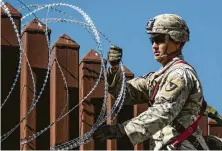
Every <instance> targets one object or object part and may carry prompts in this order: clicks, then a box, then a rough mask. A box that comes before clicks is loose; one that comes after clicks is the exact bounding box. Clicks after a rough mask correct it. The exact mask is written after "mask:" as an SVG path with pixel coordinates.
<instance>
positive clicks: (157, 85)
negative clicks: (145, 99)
mask: <svg viewBox="0 0 222 151" xmlns="http://www.w3.org/2000/svg"><path fill="white" fill-rule="evenodd" d="M178 63H184V64H188V63H186V62H185V61H183V60H179V61H176V62H175V63H174V64H178ZM174 64H172V65H174ZM172 65H171V66H172ZM171 66H169V67H167V68H166V69H164V70H163V71H162V73H164V72H165V71H166V70H167V69H169V68H170V67H171ZM158 89H159V82H158V83H157V84H156V85H155V88H154V91H153V94H152V97H151V101H152V103H154V102H155V101H154V99H155V96H156V94H157V91H158Z"/></svg>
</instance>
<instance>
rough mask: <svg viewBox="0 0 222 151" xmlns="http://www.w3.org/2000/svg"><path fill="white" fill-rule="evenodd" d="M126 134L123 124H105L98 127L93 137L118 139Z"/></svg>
mask: <svg viewBox="0 0 222 151" xmlns="http://www.w3.org/2000/svg"><path fill="white" fill-rule="evenodd" d="M125 135H126V132H125V130H124V128H123V125H121V124H115V125H104V126H101V127H98V128H97V130H96V131H95V132H94V134H93V138H94V139H100V140H106V139H117V138H120V137H123V136H125Z"/></svg>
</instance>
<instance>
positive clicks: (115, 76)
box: [107, 46, 152, 105]
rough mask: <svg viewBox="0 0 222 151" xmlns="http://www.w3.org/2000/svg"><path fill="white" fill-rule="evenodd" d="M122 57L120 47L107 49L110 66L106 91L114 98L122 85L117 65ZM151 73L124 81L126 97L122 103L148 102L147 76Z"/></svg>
mask: <svg viewBox="0 0 222 151" xmlns="http://www.w3.org/2000/svg"><path fill="white" fill-rule="evenodd" d="M121 59H122V49H121V48H119V47H117V46H113V47H111V48H110V50H109V54H108V61H109V62H110V67H109V69H108V75H107V78H108V84H109V87H108V91H109V93H110V94H111V95H112V96H113V97H114V98H115V99H116V98H117V97H118V94H119V92H120V89H121V85H122V80H123V79H122V78H123V76H122V72H121V69H120V66H119V62H120V61H121ZM151 75H152V73H150V74H148V75H146V76H143V77H139V78H134V79H132V80H129V81H127V82H126V98H125V101H124V105H134V104H140V103H148V101H149V99H150V95H149V93H148V92H149V91H147V90H148V89H149V83H150V81H149V78H150V76H151Z"/></svg>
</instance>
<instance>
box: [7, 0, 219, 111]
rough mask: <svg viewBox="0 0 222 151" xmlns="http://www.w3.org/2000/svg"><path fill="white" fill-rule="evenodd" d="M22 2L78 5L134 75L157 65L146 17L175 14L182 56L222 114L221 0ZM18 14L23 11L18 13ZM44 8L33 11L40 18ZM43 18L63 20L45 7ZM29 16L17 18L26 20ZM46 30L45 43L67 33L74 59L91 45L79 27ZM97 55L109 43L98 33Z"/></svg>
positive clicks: (56, 25) (13, 1)
mask: <svg viewBox="0 0 222 151" xmlns="http://www.w3.org/2000/svg"><path fill="white" fill-rule="evenodd" d="M4 2H9V3H10V4H11V5H13V6H14V7H16V8H19V6H21V4H20V3H19V2H18V1H17V0H5V1H4ZM23 2H24V3H25V4H26V5H30V4H50V3H61V2H63V3H69V4H72V5H75V6H77V7H79V8H81V9H82V10H83V11H84V12H85V13H86V14H87V15H89V16H90V18H91V19H92V21H93V23H94V24H95V26H96V28H97V29H98V30H100V31H101V32H102V33H103V34H105V35H106V36H107V37H108V38H109V40H110V41H111V42H112V43H113V44H115V45H117V46H119V47H121V48H122V49H123V64H124V65H125V66H126V67H127V68H129V69H130V70H131V72H133V73H134V75H135V77H138V76H141V75H144V74H146V73H148V72H151V71H157V70H159V69H160V67H161V65H160V64H159V63H157V62H156V61H155V60H154V57H153V53H152V49H151V43H150V41H149V36H148V35H147V34H146V30H145V25H146V23H147V22H148V20H149V19H151V18H153V17H154V16H156V15H159V14H162V13H175V14H178V15H180V16H181V17H182V18H184V20H185V21H186V22H187V24H188V27H189V29H190V32H191V33H190V41H189V42H188V43H187V44H186V45H185V47H184V49H183V54H184V58H185V60H186V61H187V62H189V63H190V64H191V65H192V66H193V67H194V68H195V69H196V71H197V73H198V76H199V79H200V81H201V83H202V86H203V91H204V96H205V99H206V101H207V102H208V104H209V105H211V106H213V107H214V108H216V109H217V110H218V112H219V113H220V114H222V95H221V94H222V60H221V57H222V38H221V35H222V9H221V7H222V1H221V0H211V1H208V0H195V1H194V0H186V1H178V0H170V1H164V0H153V1H151V0H140V1H138V0H137V1H136V0H131V1H129V0H121V1H120V0H112V1H111V0H109V1H101V0H93V1H92V0H91V1H90V0H81V1H77V0H23ZM59 9H61V10H63V11H65V12H67V13H68V14H69V15H70V16H73V17H74V18H75V19H76V20H79V21H82V22H85V20H84V18H83V17H82V16H81V15H80V14H79V13H78V12H76V11H75V10H72V9H70V8H67V7H59ZM20 12H21V13H22V14H23V16H24V15H25V14H26V13H28V12H29V11H27V9H24V10H21V11H20ZM46 14H47V10H43V11H41V12H38V13H36V16H37V17H38V18H45V17H46ZM48 17H49V18H52V17H53V18H55V17H56V18H67V19H69V17H68V16H64V15H61V14H59V13H56V12H54V11H49V14H48ZM33 18H34V16H30V17H28V18H26V19H24V20H23V21H22V24H26V23H28V22H29V21H31V20H32V19H33ZM48 27H49V28H50V29H51V30H52V34H51V40H50V43H51V45H53V43H54V42H55V41H56V40H57V39H58V37H59V36H61V35H62V34H63V33H66V34H67V35H69V36H70V37H71V38H72V39H73V40H75V41H76V42H77V43H78V44H79V45H80V59H81V58H82V57H83V56H84V55H85V54H86V53H87V52H88V51H89V50H90V49H94V50H97V45H96V43H95V41H94V40H93V39H92V37H91V36H90V34H89V33H88V32H87V31H86V30H85V29H84V28H83V27H82V26H80V25H77V24H68V23H50V24H48ZM101 42H102V46H103V47H102V48H103V55H104V56H106V54H107V50H108V47H109V43H108V42H107V41H106V40H104V38H103V37H101Z"/></svg>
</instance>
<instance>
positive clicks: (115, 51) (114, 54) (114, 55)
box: [107, 46, 123, 67]
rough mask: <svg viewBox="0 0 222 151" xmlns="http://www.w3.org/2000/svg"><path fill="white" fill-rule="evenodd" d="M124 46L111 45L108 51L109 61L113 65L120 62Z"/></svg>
mask: <svg viewBox="0 0 222 151" xmlns="http://www.w3.org/2000/svg"><path fill="white" fill-rule="evenodd" d="M122 56H123V55H122V48H119V47H117V46H111V47H110V49H109V51H108V59H107V60H108V61H109V63H110V65H111V67H112V66H116V65H118V64H119V63H120V61H121V60H122Z"/></svg>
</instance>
